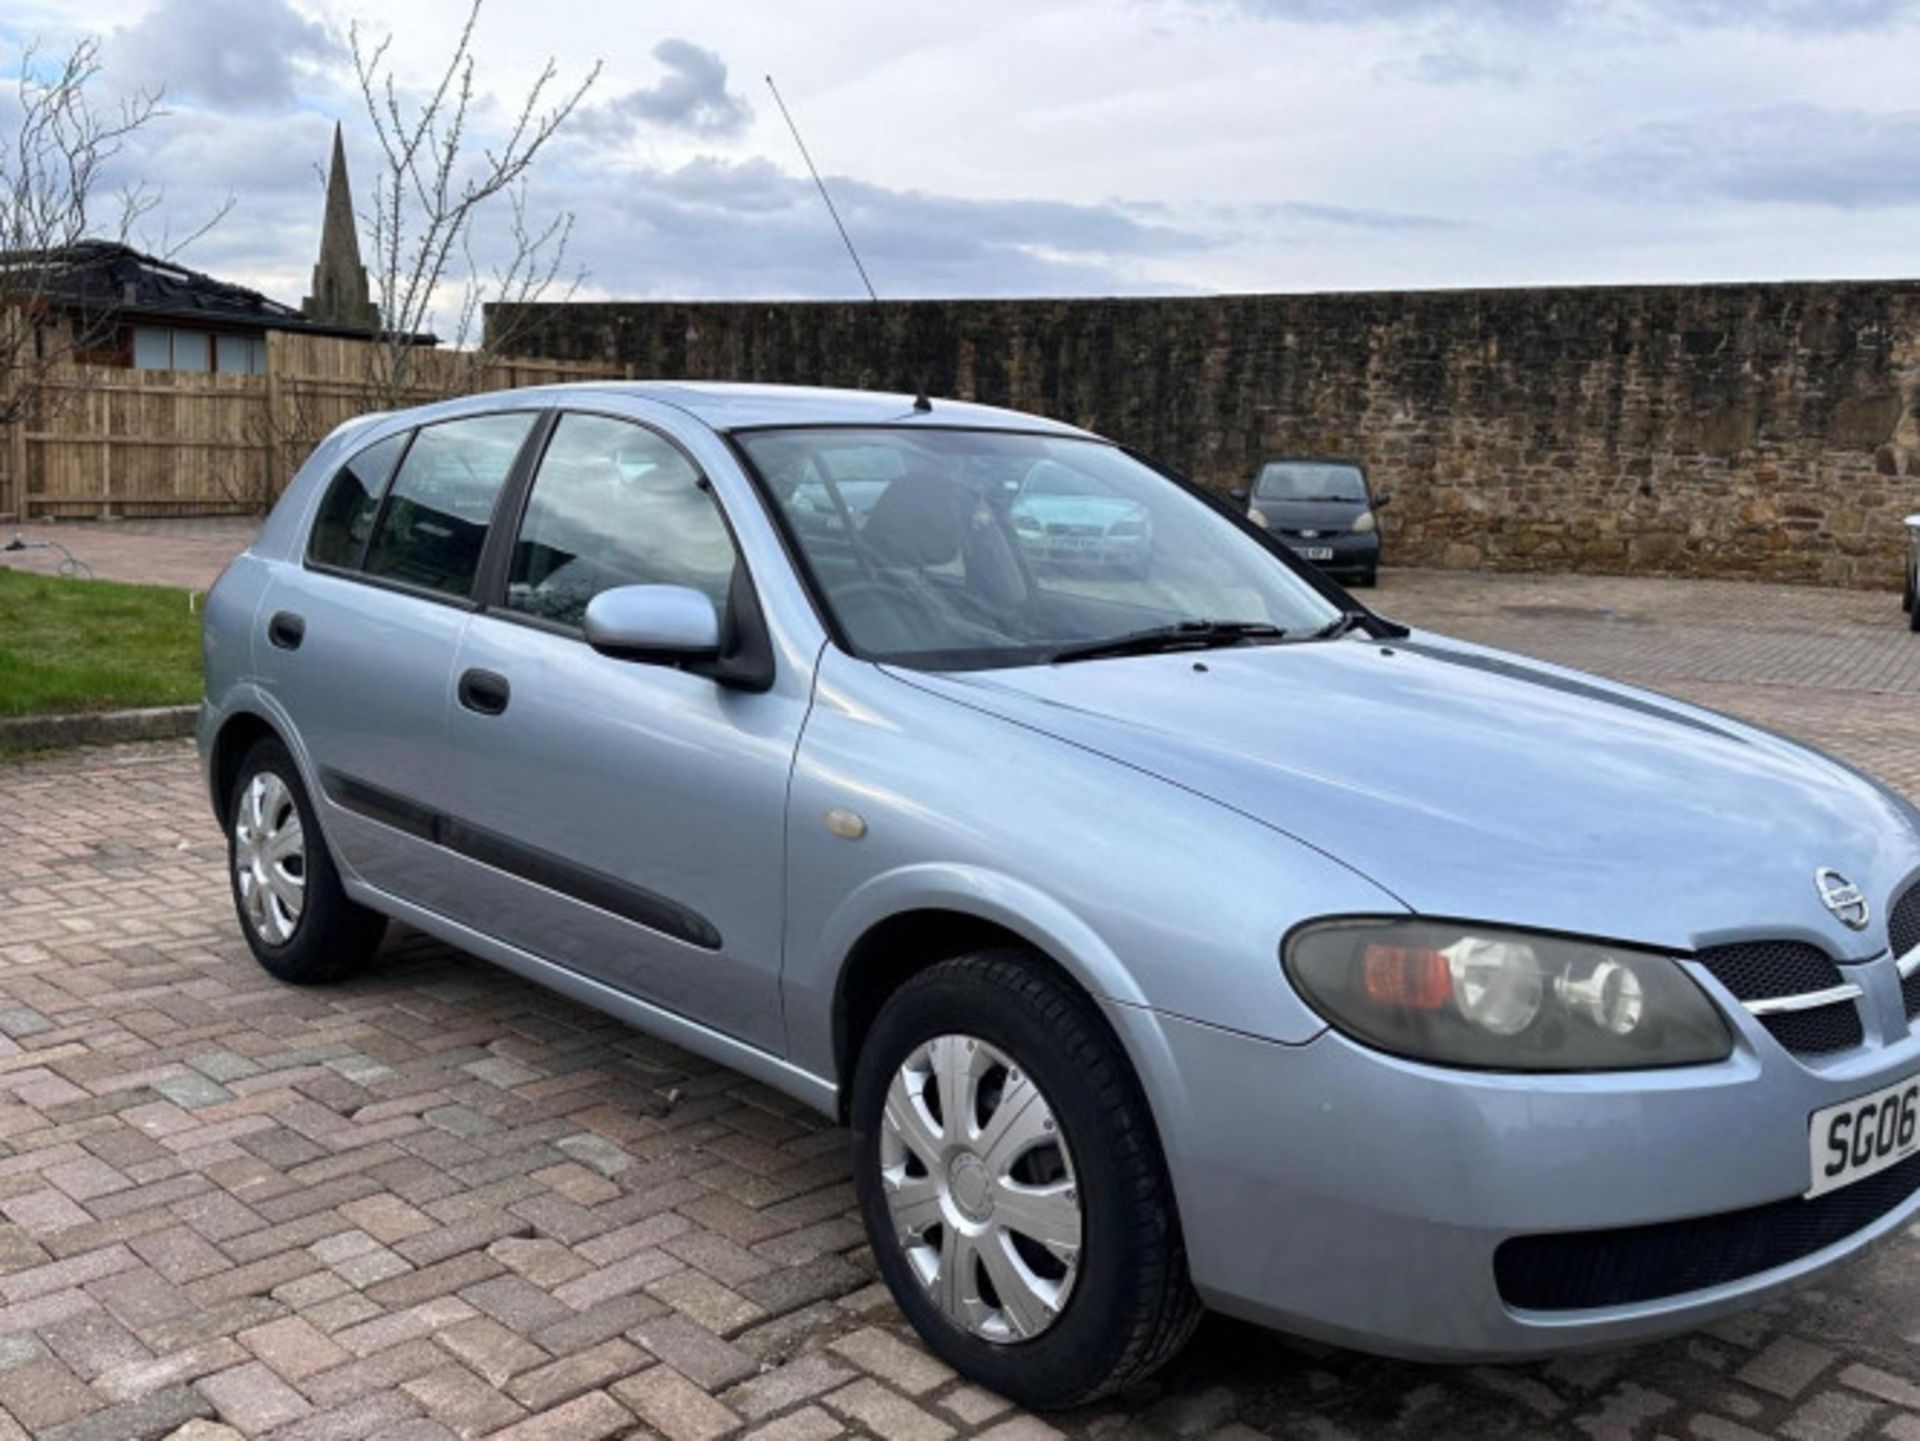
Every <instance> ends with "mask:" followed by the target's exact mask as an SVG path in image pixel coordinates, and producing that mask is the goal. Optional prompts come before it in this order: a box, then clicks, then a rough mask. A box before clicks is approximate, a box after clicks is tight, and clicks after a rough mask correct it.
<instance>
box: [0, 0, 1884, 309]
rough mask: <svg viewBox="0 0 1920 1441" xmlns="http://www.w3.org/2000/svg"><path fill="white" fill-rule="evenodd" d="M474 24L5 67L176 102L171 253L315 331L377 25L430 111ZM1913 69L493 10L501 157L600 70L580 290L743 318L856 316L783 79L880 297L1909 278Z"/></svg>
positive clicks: (1491, 31)
mask: <svg viewBox="0 0 1920 1441" xmlns="http://www.w3.org/2000/svg"><path fill="white" fill-rule="evenodd" d="M464 10H465V0H387V3H384V4H379V5H376V4H373V3H369V0H85V3H70V0H58V3H56V0H9V3H8V5H7V6H6V10H5V15H4V17H0V57H4V60H5V63H6V66H7V67H8V68H16V67H17V63H18V54H19V49H20V46H21V45H22V43H23V42H25V41H26V40H28V39H30V38H32V37H34V36H39V37H40V38H41V39H42V41H43V43H45V44H48V45H52V46H58V45H61V44H65V43H70V42H71V41H72V39H73V38H74V37H76V36H77V35H80V34H83V33H93V34H97V35H99V36H100V37H101V38H102V40H103V42H104V56H105V61H106V65H107V76H106V79H107V81H108V82H109V83H110V84H112V85H123V86H127V85H135V84H147V85H151V84H161V83H164V85H165V86H166V91H167V106H168V111H169V113H168V115H167V116H166V117H165V119H163V120H161V121H159V122H156V124H155V125H154V126H153V127H152V130H151V132H150V133H149V134H148V135H147V136H146V137H145V138H144V139H143V141H142V144H141V146H140V149H139V153H138V155H137V156H136V157H134V158H133V161H134V164H135V165H136V166H137V169H138V173H139V174H140V175H141V176H142V177H143V178H145V179H146V180H148V181H149V182H151V183H152V184H154V185H157V186H160V187H163V188H164V189H165V191H166V195H167V205H166V207H165V211H164V221H165V224H166V225H167V226H168V227H170V228H171V229H172V230H173V231H174V232H176V233H177V232H181V231H187V230H191V229H192V228H193V226H194V224H195V223H196V221H197V219H198V218H199V217H200V216H201V215H203V214H204V213H205V212H206V211H207V210H208V209H210V208H211V207H213V206H214V205H217V204H218V202H219V201H220V199H221V198H222V197H223V196H225V195H227V194H229V193H230V194H231V195H232V196H233V197H234V199H235V202H236V204H235V209H234V210H233V213H232V214H231V216H230V217H229V218H228V219H227V220H226V221H225V222H223V223H222V224H221V225H220V226H219V227H218V228H217V229H216V230H215V231H214V232H213V233H212V234H211V235H209V236H208V237H207V238H206V239H205V240H203V241H200V242H198V243H197V244H196V245H195V246H194V247H193V248H192V249H191V250H190V251H188V252H187V253H186V255H185V256H184V257H183V258H184V259H186V260H187V261H189V262H191V263H193V264H196V265H198V266H200V267H201V268H204V269H209V270H213V271H215V272H217V273H219V274H221V275H223V276H227V277H231V278H234V279H240V280H243V281H246V282H248V283H251V284H254V285H257V286H259V287H260V288H262V289H264V290H266V291H268V292H269V293H271V294H274V295H276V296H279V297H281V298H284V299H288V300H297V299H298V297H299V295H300V293H301V291H302V290H303V289H304V288H305V284H306V277H307V267H308V266H310V265H311V263H312V254H313V249H314V245H315V243H316V239H317V233H318V226H319V220H320V202H321V193H320V187H319V180H318V178H317V177H318V167H319V166H320V165H321V164H322V163H324V160H325V156H326V151H327V145H328V142H329V137H330V134H331V127H332V123H333V121H334V119H335V118H336V117H337V118H339V119H341V120H343V121H344V122H345V125H346V132H347V144H348V151H349V157H350V160H351V162H352V164H353V165H354V167H355V172H356V175H357V177H359V178H360V180H361V183H362V184H363V185H364V184H365V183H367V181H368V180H369V179H370V178H371V176H372V174H373V168H374V150H373V147H372V143H371V136H370V133H369V132H368V129H367V125H366V122H365V119H364V116H363V115H362V114H361V112H360V109H359V102H358V100H357V98H356V95H355V93H354V91H353V88H352V71H351V68H350V66H349V64H348V62H347V53H346V42H345V37H346V35H347V33H348V30H349V28H350V26H352V25H353V24H354V23H355V22H356V21H358V22H359V24H360V25H361V27H362V30H363V32H368V33H371V34H373V35H376V36H377V35H379V34H382V33H385V32H386V31H387V30H389V29H391V31H392V33H393V45H394V49H393V54H394V55H395V57H396V61H397V66H398V70H399V74H400V78H401V80H402V81H403V82H413V83H419V82H424V81H425V80H426V79H427V78H428V77H429V76H430V75H431V74H432V73H433V71H434V68H435V64H436V62H438V61H440V60H441V59H443V58H444V55H445V52H446V49H447V47H448V44H449V38H450V35H451V33H452V31H453V30H454V29H455V28H456V27H457V24H458V22H459V20H460V18H461V16H462V14H463V12H464ZM1917 45H1920V0H1106V3H1093V0H968V3H967V4H964V5H954V4H950V3H942V4H928V3H923V0H891V3H881V0H864V3H855V0H807V3H805V4H795V3H790V0H728V3H726V4H724V5H722V4H717V3H714V0H537V3H536V0H488V4H487V7H486V9H485V11H484V12H483V16H482V20H481V24H480V29H479V37H478V43H477V49H478V52H479V55H480V59H481V67H480V73H479V82H480V86H481V89H482V91H483V92H484V93H483V101H482V107H481V108H482V117H483V125H485V126H497V125H498V124H499V123H501V121H502V118H503V116H504V114H505V113H506V107H507V106H509V105H510V104H511V102H512V101H513V100H514V99H515V98H516V97H517V95H518V94H519V93H520V92H521V91H522V90H523V89H524V87H525V86H526V84H527V83H528V81H529V80H530V79H531V78H532V76H533V75H534V73H535V72H536V71H537V69H538V67H539V65H540V63H541V62H542V60H544V58H545V57H546V56H547V55H549V54H551V55H552V56H553V57H554V58H555V59H556V60H557V62H558V64H559V66H560V69H561V72H562V76H563V78H565V77H578V76H580V75H582V74H584V73H585V72H586V71H587V69H588V68H589V67H590V66H591V65H592V64H593V63H594V62H595V61H596V60H597V61H600V62H603V64H604V69H603V71H602V73H601V76H600V79H599V81H598V83H597V84H596V85H595V87H594V89H593V91H592V94H591V96H590V99H589V103H588V104H587V106H586V107H585V108H583V110H582V111H581V112H580V114H579V115H578V116H577V117H576V120H575V122H574V124H573V125H572V127H571V129H570V131H569V132H568V135H567V137H566V138H565V139H564V141H563V142H562V143H561V144H559V145H557V146H556V147H555V148H554V149H553V150H552V151H551V152H550V153H549V155H548V156H547V157H545V161H544V166H543V169H542V171H541V173H540V175H539V178H538V181H537V183H536V184H535V185H534V187H533V193H532V196H531V200H532V204H533V207H534V209H535V210H536V211H537V212H539V213H543V214H544V213H555V212H560V211H571V212H573V213H574V214H575V216H576V217H577V224H576V228H575V251H574V260H575V262H576V264H577V266H578V267H580V268H583V269H584V270H585V272H586V279H585V282H584V288H583V293H584V294H586V295H591V296H630V297H647V296H694V297H719V298H746V297H767V296H810V297H812V296H845V295H850V294H856V293H858V278H857V276H856V275H855V274H854V272H853V270H852V267H851V266H850V264H849V263H848V261H847V259H846V256H845V254H844V252H843V251H842V250H841V249H840V247H839V242H838V239H837V237H836V236H835V234H834V232H833V230H832V226H831V222H830V220H829V219H828V217H827V216H826V214H825V212H824V211H823V210H822V209H821V207H820V204H819V201H818V199H817V197H816V196H815V195H814V193H813V191H812V188H811V182H809V181H808V180H807V179H806V174H805V171H804V169H803V168H802V165H801V161H800V158H799V155H798V153H797V152H796V151H795V149H794V146H793V142H792V139H791V138H790V137H789V135H788V134H787V132H786V129H785V128H784V125H783V124H782V122H781V119H780V116H779V112H778V111H777V110H776V109H775V108H774V106H773V104H772V101H771V99H770V97H769V95H768V93H767V90H766V87H765V84H764V82H763V80H762V78H761V77H762V76H763V75H764V74H765V73H767V72H769V71H771V72H772V73H773V74H774V76H775V77H776V79H777V80H778V81H779V83H780V85H781V88H782V90H783V92H784V93H785V95H786V97H787V99H788V102H789V104H790V105H791V106H792V108H793V110H794V111H795V113H796V115H797V117H798V119H799V120H800V122H801V125H802V127H803V130H804V132H805V134H806V137H807V141H808V143H809V145H810V146H811V148H812V150H813V152H814V155H815V157H816V159H817V160H818V161H819V162H820V164H821V166H822V168H823V169H824V170H825V172H826V174H827V177H828V183H829V185H830V186H831V187H832V189H833V190H834V192H835V196H836V198H837V199H838V201H839V202H840V205H841V207H842V210H843V212H844V214H845V216H846V218H847V221H848V224H849V226H850V228H851V229H852V231H853V233H854V236H855V239H856V241H857V242H858V243H859V245H860V246H861V249H862V252H863V254H864V257H865V259H866V261H867V266H868V269H869V270H870V271H871V273H872V275H873V278H874V282H875V284H876V285H877V286H878V287H879V289H880V291H881V293H882V294H883V295H885V296H892V297H908V296H929V295H1009V294H1049V295H1078V294H1127V293H1155V292H1162V293H1176V292H1192V291H1282V290H1326V289H1375V288H1404V287H1421V288H1426V287H1439V286H1481V285H1500V286H1505V285H1528V284H1538V283H1605V282H1620V281H1703V280H1746V279H1782V278H1804V277H1852V276H1887V275H1908V276H1911V275H1915V274H1920V163H1916V156H1920V86H1916V84H1915V75H1916V71H1915V68H1914V64H1913V56H1914V55H1915V54H1916V53H1917V52H1916V46H1917ZM4 118H5V117H4V114H0V129H3V128H4ZM362 198H363V199H364V196H363V197H362ZM158 228H159V222H158V220H156V222H155V225H154V226H153V227H151V229H153V230H157V229H158ZM149 238H150V239H153V238H157V237H156V236H154V235H151V234H150V235H149Z"/></svg>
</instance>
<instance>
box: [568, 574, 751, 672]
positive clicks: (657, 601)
mask: <svg viewBox="0 0 1920 1441" xmlns="http://www.w3.org/2000/svg"><path fill="white" fill-rule="evenodd" d="M585 629H586V634H587V644H588V645H590V646H592V647H593V648H594V649H595V650H597V651H599V652H600V653H601V654H602V655H610V656H613V657H614V658H616V659H618V660H636V661H645V662H650V663H652V664H654V665H672V664H674V663H676V662H680V661H704V660H712V659H714V658H715V657H716V656H718V655H719V654H720V617H719V615H718V614H717V613H716V612H715V611H714V608H713V602H712V601H710V600H708V599H707V598H706V596H704V595H702V594H701V593H700V592H699V591H697V590H695V589H693V587H691V586H685V585H617V586H615V587H613V589H611V590H603V591H601V592H600V594H598V595H596V596H595V597H594V598H593V599H592V600H590V601H588V602H587V614H586V620H585Z"/></svg>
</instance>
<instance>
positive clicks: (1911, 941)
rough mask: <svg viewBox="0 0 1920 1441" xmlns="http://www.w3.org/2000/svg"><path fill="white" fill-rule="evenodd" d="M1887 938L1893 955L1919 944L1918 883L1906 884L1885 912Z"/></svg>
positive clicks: (1919, 909) (1919, 910)
mask: <svg viewBox="0 0 1920 1441" xmlns="http://www.w3.org/2000/svg"><path fill="white" fill-rule="evenodd" d="M1887 939H1888V940H1889V941H1891V942H1892V943H1893V953H1894V955H1895V956H1904V955H1905V954H1906V953H1907V952H1908V951H1910V950H1912V949H1913V948H1914V947H1915V946H1920V883H1917V884H1914V885H1911V886H1908V887H1907V888H1906V890H1905V891H1904V892H1902V893H1901V896H1900V899H1899V900H1897V901H1895V902H1894V903H1893V909H1892V910H1890V911H1888V912H1887Z"/></svg>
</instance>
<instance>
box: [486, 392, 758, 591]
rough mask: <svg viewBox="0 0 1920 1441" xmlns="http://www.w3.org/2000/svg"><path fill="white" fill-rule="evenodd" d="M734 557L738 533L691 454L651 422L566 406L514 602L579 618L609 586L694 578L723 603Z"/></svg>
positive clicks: (533, 508)
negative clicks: (731, 532) (733, 534)
mask: <svg viewBox="0 0 1920 1441" xmlns="http://www.w3.org/2000/svg"><path fill="white" fill-rule="evenodd" d="M733 567H734V553H733V541H732V539H731V538H730V537H729V536H728V534H727V528H726V524H725V522H724V521H722V519H721V518H720V512H719V511H718V510H717V509H716V508H715V505H714V501H713V498H712V496H710V495H709V494H708V493H707V491H706V489H705V488H704V487H703V486H702V485H701V484H700V473H699V472H698V471H697V470H695V469H694V467H693V464H692V462H690V461H689V460H688V459H687V458H686V457H685V456H684V455H682V454H681V453H680V452H679V451H678V450H677V449H675V448H674V447H673V446H672V445H670V444H669V443H668V442H667V441H665V440H663V439H662V438H661V437H660V436H658V435H655V434H654V433H653V432H652V431H650V430H648V429H646V428H645V427H644V426H639V425H635V424H633V423H632V422H630V421H625V420H615V419H612V418H611V417H608V416H601V415H567V416H564V417H562V418H561V421H560V424H559V426H558V427H556V429H555V430H554V433H553V439H552V441H551V442H549V443H548V445H547V451H546V454H545V456H544V457H542V459H541V461H540V472H539V474H538V475H537V476H536V477H535V478H534V482H533V492H532V494H531V495H530V496H529V498H528V500H527V513H526V518H525V520H523V521H522V522H521V525H520V534H519V537H518V539H517V540H516V541H515V542H514V547H513V564H512V569H511V571H510V572H509V575H508V579H507V606H508V608H509V609H511V610H517V611H521V612H524V613H525V614H527V615H537V616H540V617H541V618H543V619H545V620H551V621H557V622H559V623H561V624H563V625H573V626H577V625H579V624H580V623H581V620H582V618H583V617H584V616H585V615H586V610H587V602H588V601H590V600H592V599H593V598H594V596H596V595H598V594H599V593H600V592H601V591H603V590H606V589H608V588H609V587H611V586H616V585H686V586H692V587H693V588H694V589H696V590H699V591H702V592H704V593H705V594H706V596H707V597H708V598H709V599H710V600H712V601H713V603H714V607H715V609H716V610H717V609H720V608H721V607H723V606H724V605H725V603H726V596H727V588H728V586H729V585H730V584H731V583H732V581H733Z"/></svg>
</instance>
